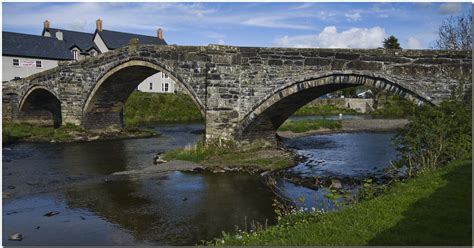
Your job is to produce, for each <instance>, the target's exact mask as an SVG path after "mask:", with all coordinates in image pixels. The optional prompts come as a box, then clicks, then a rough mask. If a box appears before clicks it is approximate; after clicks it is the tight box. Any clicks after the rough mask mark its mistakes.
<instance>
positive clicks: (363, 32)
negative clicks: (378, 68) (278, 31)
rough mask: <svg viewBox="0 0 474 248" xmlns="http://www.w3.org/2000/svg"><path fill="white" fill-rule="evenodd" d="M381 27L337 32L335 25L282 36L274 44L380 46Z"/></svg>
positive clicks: (350, 46) (326, 46) (331, 46)
mask: <svg viewBox="0 0 474 248" xmlns="http://www.w3.org/2000/svg"><path fill="white" fill-rule="evenodd" d="M386 36H387V35H386V33H385V30H384V29H383V28H381V27H378V26H376V27H372V28H351V29H348V30H345V31H342V32H337V29H336V27H334V26H329V27H325V28H324V30H323V31H322V32H321V33H319V34H315V35H300V36H293V37H290V36H284V37H281V38H279V39H276V40H275V42H274V45H275V46H279V47H299V48H303V47H320V48H377V47H381V46H382V42H383V40H384V38H385V37H386Z"/></svg>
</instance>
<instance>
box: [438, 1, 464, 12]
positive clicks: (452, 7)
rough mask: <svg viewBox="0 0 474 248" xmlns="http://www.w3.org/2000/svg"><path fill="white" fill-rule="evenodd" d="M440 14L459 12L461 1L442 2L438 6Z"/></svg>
mask: <svg viewBox="0 0 474 248" xmlns="http://www.w3.org/2000/svg"><path fill="white" fill-rule="evenodd" d="M439 12H440V13H441V14H456V13H459V12H461V3H443V4H441V6H439Z"/></svg>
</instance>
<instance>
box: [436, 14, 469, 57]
mask: <svg viewBox="0 0 474 248" xmlns="http://www.w3.org/2000/svg"><path fill="white" fill-rule="evenodd" d="M471 27H472V14H463V15H460V16H456V17H454V16H450V17H449V18H446V19H445V20H443V23H442V24H441V26H440V27H439V29H438V39H437V40H436V41H435V42H434V46H433V48H436V49H446V50H471V49H472V31H471Z"/></svg>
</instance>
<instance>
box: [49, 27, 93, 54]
mask: <svg viewBox="0 0 474 248" xmlns="http://www.w3.org/2000/svg"><path fill="white" fill-rule="evenodd" d="M45 31H49V32H50V33H51V37H56V32H57V31H61V32H62V33H63V40H64V41H65V42H66V44H67V46H68V48H69V49H70V48H72V47H73V46H74V45H76V46H77V47H78V48H79V49H80V50H81V52H83V53H84V52H87V51H89V50H90V49H91V48H95V49H96V50H97V51H99V48H97V46H96V45H95V44H94V41H93V39H94V34H91V33H83V32H77V31H70V30H64V29H57V28H48V29H44V30H43V35H44V33H45Z"/></svg>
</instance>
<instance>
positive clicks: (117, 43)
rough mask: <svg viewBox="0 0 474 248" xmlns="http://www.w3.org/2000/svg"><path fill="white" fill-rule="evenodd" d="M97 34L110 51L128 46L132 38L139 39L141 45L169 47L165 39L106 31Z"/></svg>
mask: <svg viewBox="0 0 474 248" xmlns="http://www.w3.org/2000/svg"><path fill="white" fill-rule="evenodd" d="M96 33H99V35H100V37H101V38H102V40H103V41H104V43H105V45H106V46H107V48H108V49H117V48H120V47H124V46H127V45H128V43H129V42H130V39H132V38H138V42H139V43H140V44H155V45H167V43H166V41H165V40H164V39H158V37H156V36H147V35H141V34H131V33H123V32H117V31H111V30H105V29H104V30H102V31H96Z"/></svg>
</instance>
